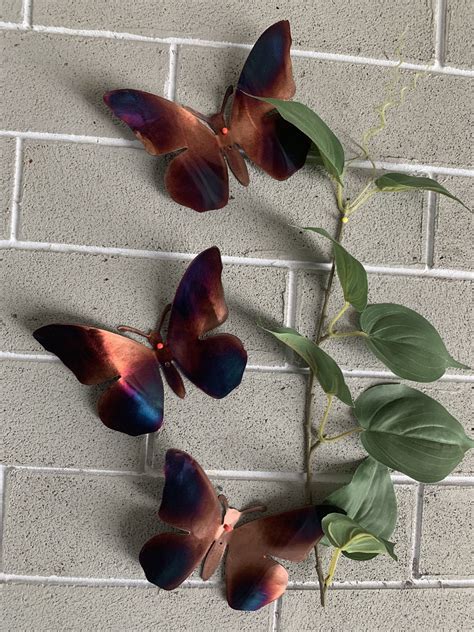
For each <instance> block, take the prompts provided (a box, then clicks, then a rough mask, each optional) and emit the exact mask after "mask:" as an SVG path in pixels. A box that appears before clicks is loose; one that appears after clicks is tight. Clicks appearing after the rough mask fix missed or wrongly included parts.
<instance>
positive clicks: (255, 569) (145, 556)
mask: <svg viewBox="0 0 474 632" xmlns="http://www.w3.org/2000/svg"><path fill="white" fill-rule="evenodd" d="M265 509H266V508H265V507H262V506H258V507H251V508H249V509H245V510H244V511H238V510H237V509H233V508H231V507H229V505H228V502H227V499H226V497H225V496H222V495H221V496H217V494H216V492H215V491H214V488H213V486H212V484H211V482H210V480H209V479H208V477H207V476H206V474H205V473H204V470H203V469H202V468H201V466H200V465H199V464H198V463H197V462H196V461H195V460H194V459H193V458H192V457H191V456H190V455H189V454H186V452H182V451H181V450H168V451H167V453H166V462H165V486H164V490H163V498H162V501H161V506H160V510H159V514H158V515H159V517H160V519H161V520H162V521H163V522H166V523H167V524H169V525H170V526H173V527H176V528H178V529H181V530H183V531H186V532H187V533H186V534H184V533H162V534H159V535H156V536H154V537H153V538H151V539H150V540H148V542H146V544H145V545H144V546H143V548H142V550H141V551H140V564H141V565H142V567H143V570H144V571H145V575H146V577H147V579H148V581H150V582H151V583H153V584H156V585H157V586H159V587H160V588H164V589H165V590H173V589H174V588H177V587H178V586H179V585H180V584H181V583H182V582H183V581H184V580H185V579H186V578H187V577H189V575H190V574H191V573H192V572H193V571H194V569H195V568H196V567H197V566H198V564H200V563H201V562H202V561H203V560H205V561H204V565H203V568H202V573H201V576H202V578H203V579H204V580H207V579H209V578H210V577H211V576H212V575H213V573H214V571H215V570H216V569H217V567H218V565H219V563H220V561H221V559H222V557H223V555H224V553H225V551H226V549H227V548H228V549H229V551H228V554H227V560H226V567H225V573H226V592H227V602H228V604H229V606H230V607H231V608H234V610H258V609H259V608H261V607H262V606H265V605H267V604H269V603H270V602H272V601H274V600H275V599H278V597H280V596H281V595H282V594H283V593H284V592H285V589H286V586H287V584H288V573H287V571H286V570H285V569H284V568H283V566H282V565H281V564H279V563H278V562H276V561H275V560H274V559H272V558H273V557H277V558H282V559H285V560H289V561H292V562H301V561H302V560H304V559H305V558H306V557H307V555H308V554H309V552H310V551H311V549H312V547H313V546H314V545H315V544H316V543H317V542H318V541H319V540H320V539H321V538H322V536H323V530H322V527H321V521H322V519H323V518H324V516H325V515H327V514H328V513H331V512H333V511H340V510H339V509H337V508H335V507H330V506H329V505H326V506H312V505H307V506H305V507H300V508H299V509H294V510H293V511H285V512H283V513H279V514H276V515H272V516H267V517H265V518H260V519H258V520H254V521H252V522H248V523H246V524H244V525H243V526H241V527H238V528H234V527H236V525H237V523H238V521H239V520H240V518H241V516H243V515H244V514H246V513H250V512H253V511H265Z"/></svg>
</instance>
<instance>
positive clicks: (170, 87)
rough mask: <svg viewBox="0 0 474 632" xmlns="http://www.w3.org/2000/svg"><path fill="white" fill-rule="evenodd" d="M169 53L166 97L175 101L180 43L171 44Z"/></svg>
mask: <svg viewBox="0 0 474 632" xmlns="http://www.w3.org/2000/svg"><path fill="white" fill-rule="evenodd" d="M168 55H169V67H168V78H167V79H166V82H165V94H166V97H167V98H168V99H169V100H170V101H174V100H175V99H176V78H177V72H178V55H179V48H178V44H171V45H170V47H169V49H168Z"/></svg>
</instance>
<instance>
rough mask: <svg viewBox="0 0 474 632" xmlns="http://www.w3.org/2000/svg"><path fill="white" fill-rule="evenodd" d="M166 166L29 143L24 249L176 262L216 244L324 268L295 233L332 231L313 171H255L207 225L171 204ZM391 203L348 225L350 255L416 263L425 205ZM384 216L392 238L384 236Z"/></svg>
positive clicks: (415, 200)
mask: <svg viewBox="0 0 474 632" xmlns="http://www.w3.org/2000/svg"><path fill="white" fill-rule="evenodd" d="M165 166H166V162H165V160H164V159H157V158H152V157H150V156H148V154H146V153H145V152H144V151H137V150H135V149H126V148H111V147H100V146H99V147H96V146H93V145H79V144H76V143H73V144H63V143H46V144H45V143H37V142H34V143H28V144H27V146H26V147H25V157H24V168H25V172H24V190H23V201H22V224H21V237H22V239H28V240H33V241H53V242H67V243H71V242H72V243H85V244H94V245H100V246H114V247H125V248H140V249H152V250H177V251H178V252H182V251H188V252H199V251H200V250H203V249H204V248H205V247H207V245H208V244H209V243H210V240H214V242H215V243H218V244H219V246H220V248H221V250H222V252H223V253H225V254H226V255H235V256H242V255H247V256H250V257H265V258H283V259H296V260H300V259H306V260H307V259H321V258H323V259H327V256H328V254H329V248H328V246H327V245H326V242H325V240H324V239H322V238H320V237H317V236H313V235H311V234H310V233H305V234H303V233H301V232H300V231H298V229H297V228H296V226H298V225H300V226H308V225H318V226H321V225H322V226H324V227H325V228H326V229H327V230H329V231H331V232H332V233H334V232H335V230H336V224H337V222H338V211H337V208H336V204H335V200H334V193H333V191H332V188H331V185H330V182H329V179H327V178H323V177H321V175H320V174H319V173H317V172H315V171H314V169H311V168H309V167H308V168H306V169H304V170H302V171H300V172H299V173H297V174H296V175H295V176H293V178H292V179H291V180H289V181H287V182H278V181H276V180H273V179H272V178H270V177H268V176H267V175H266V174H264V173H262V172H261V171H260V170H258V169H256V168H253V167H251V169H250V171H251V184H250V187H249V188H248V189H245V188H244V187H241V186H240V185H239V184H238V183H237V182H236V181H235V180H234V179H233V178H232V176H231V190H232V197H233V199H232V200H231V201H230V204H229V206H228V207H227V208H226V209H223V210H221V211H218V212H217V213H205V214H203V215H201V214H198V213H194V212H193V211H190V210H188V209H183V208H179V207H178V205H177V204H176V203H175V202H173V200H172V199H171V198H170V197H169V195H168V193H167V192H166V190H165V189H164V183H163V177H164V170H165ZM367 173H368V172H363V173H358V172H354V171H351V172H349V175H348V182H349V185H350V188H352V189H354V190H360V189H361V188H362V186H363V183H364V181H365V179H366V178H367V177H368V175H367ZM59 183H61V186H59ZM97 191H100V194H99V195H97ZM124 192H126V195H124ZM130 199H133V201H134V202H133V205H134V208H135V209H136V211H135V212H131V211H130ZM386 201H387V203H388V204H387V205H385V204H384V207H383V212H382V213H381V211H380V202H381V200H379V201H378V202H376V201H373V202H372V203H371V204H369V205H368V206H367V208H366V209H365V211H364V213H361V215H360V221H357V222H354V224H353V225H351V231H350V232H349V238H348V248H349V249H352V251H353V252H354V254H357V256H359V257H360V258H361V259H362V260H363V261H368V262H373V263H399V264H413V263H416V262H419V261H420V257H421V218H422V203H423V196H422V195H421V194H415V195H414V196H413V197H411V196H395V195H393V196H391V197H388V198H386ZM85 209H87V210H86V211H85ZM328 210H329V213H328V212H327V211H328ZM388 216H390V221H391V223H392V226H393V229H392V230H391V231H390V232H389V231H387V230H385V227H386V218H387V217H388ZM236 221H237V223H238V225H239V230H237V231H236V230H235V223H236ZM369 229H370V230H373V231H374V233H375V234H377V235H378V236H379V237H378V238H377V240H374V242H372V241H370V242H369V241H368V240H367V239H364V238H363V235H365V234H366V233H367V231H368V230H369Z"/></svg>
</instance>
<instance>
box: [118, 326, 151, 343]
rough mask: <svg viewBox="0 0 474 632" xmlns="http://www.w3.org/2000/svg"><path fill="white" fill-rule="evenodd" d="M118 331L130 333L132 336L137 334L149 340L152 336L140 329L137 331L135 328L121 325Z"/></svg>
mask: <svg viewBox="0 0 474 632" xmlns="http://www.w3.org/2000/svg"><path fill="white" fill-rule="evenodd" d="M117 331H129V332H130V333H131V334H137V336H143V337H144V338H146V339H147V340H150V334H146V333H145V332H144V331H140V329H135V327H128V326H127V325H120V326H119V327H117Z"/></svg>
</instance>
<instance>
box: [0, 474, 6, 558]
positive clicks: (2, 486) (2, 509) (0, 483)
mask: <svg viewBox="0 0 474 632" xmlns="http://www.w3.org/2000/svg"><path fill="white" fill-rule="evenodd" d="M6 497H7V468H6V467H5V466H4V465H0V569H1V570H3V530H4V525H5V513H6Z"/></svg>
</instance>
